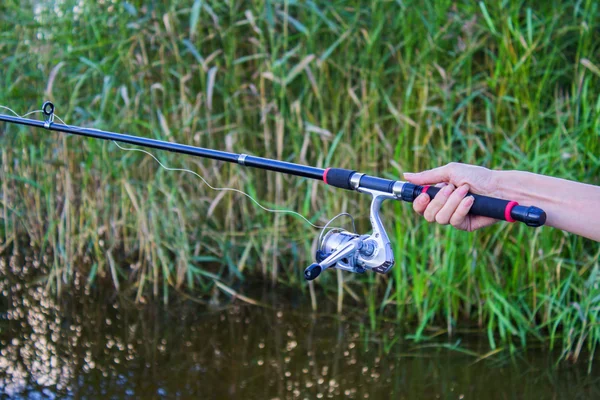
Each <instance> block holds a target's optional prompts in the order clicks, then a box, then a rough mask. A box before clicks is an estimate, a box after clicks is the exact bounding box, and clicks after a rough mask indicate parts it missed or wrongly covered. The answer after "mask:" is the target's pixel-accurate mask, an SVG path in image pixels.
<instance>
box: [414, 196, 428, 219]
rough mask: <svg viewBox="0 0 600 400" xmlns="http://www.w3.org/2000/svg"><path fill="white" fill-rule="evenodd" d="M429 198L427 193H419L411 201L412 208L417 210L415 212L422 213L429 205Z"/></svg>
mask: <svg viewBox="0 0 600 400" xmlns="http://www.w3.org/2000/svg"><path fill="white" fill-rule="evenodd" d="M430 200H431V199H430V198H429V196H428V195H427V193H421V194H420V195H419V196H418V197H417V198H416V199H415V201H413V210H415V211H416V212H417V214H419V215H423V213H424V212H425V209H426V208H427V206H428V205H429V201H430Z"/></svg>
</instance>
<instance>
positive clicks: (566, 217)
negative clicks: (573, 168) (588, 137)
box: [494, 171, 600, 241]
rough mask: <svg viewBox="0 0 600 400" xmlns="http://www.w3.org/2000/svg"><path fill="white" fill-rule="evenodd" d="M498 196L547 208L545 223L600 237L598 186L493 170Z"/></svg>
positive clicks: (599, 195)
mask: <svg viewBox="0 0 600 400" xmlns="http://www.w3.org/2000/svg"><path fill="white" fill-rule="evenodd" d="M494 181H495V186H496V188H497V191H496V195H497V197H500V198H504V199H507V200H515V201H517V202H519V204H521V205H526V206H527V205H534V206H537V207H540V208H542V209H543V210H544V211H546V214H547V217H548V218H547V221H546V225H549V226H553V227H555V228H558V229H562V230H565V231H567V232H571V233H575V234H577V235H581V236H584V237H587V238H589V239H592V240H596V241H600V186H593V185H587V184H584V183H578V182H573V181H568V180H566V179H560V178H552V177H549V176H544V175H536V174H532V173H529V172H522V171H494Z"/></svg>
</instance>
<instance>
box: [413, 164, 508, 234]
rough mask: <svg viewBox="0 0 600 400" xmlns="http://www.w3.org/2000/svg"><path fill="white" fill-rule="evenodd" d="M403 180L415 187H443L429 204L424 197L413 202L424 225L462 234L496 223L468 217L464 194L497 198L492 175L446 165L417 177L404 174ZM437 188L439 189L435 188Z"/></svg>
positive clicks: (470, 199) (483, 170)
mask: <svg viewBox="0 0 600 400" xmlns="http://www.w3.org/2000/svg"><path fill="white" fill-rule="evenodd" d="M404 178H405V179H406V180H408V181H409V182H411V183H414V184H416V185H433V184H441V185H444V184H445V185H444V187H443V188H442V189H441V190H440V192H439V193H438V194H437V195H436V196H435V198H434V199H433V200H431V199H430V197H429V196H428V195H427V194H426V193H422V194H421V195H419V196H418V197H417V198H416V199H415V201H414V202H413V209H414V210H415V211H416V212H417V213H419V214H420V215H423V216H424V217H425V219H426V220H427V221H428V222H437V223H439V224H442V225H448V224H450V225H452V226H454V227H455V228H457V229H460V230H463V231H469V232H471V231H474V230H475V229H479V228H483V227H485V226H489V225H492V224H493V223H495V222H497V220H496V219H493V218H489V217H482V216H479V215H469V210H470V209H471V206H473V202H474V200H475V199H474V198H473V196H467V193H468V192H469V191H471V192H472V193H477V194H482V195H485V196H491V197H499V196H498V194H497V193H496V192H497V190H498V188H497V185H496V183H495V182H494V173H493V171H491V170H489V169H487V168H483V167H477V166H474V165H468V164H460V163H450V164H447V165H444V166H443V167H438V168H434V169H431V170H428V171H423V172H419V173H405V174H404ZM438 186H440V185H438Z"/></svg>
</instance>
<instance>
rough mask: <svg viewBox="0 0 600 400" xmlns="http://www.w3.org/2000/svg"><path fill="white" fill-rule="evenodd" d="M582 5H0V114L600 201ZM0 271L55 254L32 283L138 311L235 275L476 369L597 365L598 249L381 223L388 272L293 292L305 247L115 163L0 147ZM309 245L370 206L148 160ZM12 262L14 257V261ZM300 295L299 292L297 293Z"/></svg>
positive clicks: (95, 155)
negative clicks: (400, 329) (588, 187)
mask: <svg viewBox="0 0 600 400" xmlns="http://www.w3.org/2000/svg"><path fill="white" fill-rule="evenodd" d="M599 21H600V10H599V5H598V3H597V2H595V1H591V0H587V1H586V0H584V1H567V2H525V1H521V2H506V1H504V2H496V3H492V2H480V3H475V2H450V1H444V0H438V1H418V2H417V1H414V2H413V1H398V2H392V1H372V2H364V1H329V2H320V1H302V2H300V1H295V0H289V1H288V0H280V1H275V0H270V1H259V0H254V1H246V2H242V1H223V2H210V1H200V0H196V1H194V2H187V1H155V2H129V3H125V2H123V3H121V2H116V3H115V2H109V1H98V2H96V1H78V2H75V1H48V2H44V1H41V2H37V1H36V2H26V1H15V0H7V1H3V2H2V5H0V27H1V29H0V66H1V67H0V69H1V70H2V74H0V79H1V81H2V82H1V87H2V90H1V91H0V103H1V104H5V105H10V106H11V107H12V108H14V109H15V110H17V111H19V112H25V111H28V110H31V109H33V108H36V107H37V106H38V105H40V104H41V103H42V101H43V100H45V99H50V100H52V101H54V102H55V104H56V105H57V113H58V114H59V115H60V116H61V117H63V118H64V119H65V120H66V121H67V122H68V123H71V124H78V125H86V126H93V127H96V128H102V129H110V130H114V131H123V132H128V133H131V134H135V135H143V136H148V137H155V138H161V139H167V140H174V141H178V142H182V143H188V144H192V145H199V146H204V147H210V148H216V149H223V150H227V151H235V152H247V153H252V154H256V155H261V156H265V157H272V158H277V159H282V160H290V161H294V162H299V163H305V164H309V165H315V166H318V167H325V166H336V167H342V168H352V169H357V170H360V171H362V172H366V173H370V174H375V175H379V176H384V177H389V178H398V177H399V176H400V174H401V173H402V172H405V171H418V170H422V169H425V168H430V167H434V166H438V165H441V164H444V163H447V162H450V161H461V162H467V163H473V164H478V165H483V166H486V167H489V168H499V169H523V170H528V171H532V172H537V173H542V174H549V175H555V176H560V177H563V178H567V179H574V180H580V181H585V182H589V183H593V184H599V183H600V158H599V156H598V155H599V154H600V134H599V131H600V117H599V116H600V97H599V94H598V93H599V91H598V88H599V84H600V59H599V57H598V55H599V54H600V31H599V30H598V24H599ZM1 142H2V154H1V156H2V168H1V170H2V196H1V200H2V218H3V224H2V227H1V229H2V232H1V233H2V235H1V236H2V249H3V251H8V250H9V249H12V251H15V252H18V251H23V250H20V249H19V247H20V246H21V247H22V246H23V245H27V244H29V245H30V247H31V248H33V249H34V251H36V252H37V253H38V254H40V255H43V254H50V255H51V257H52V259H51V260H50V262H51V264H52V265H53V267H52V270H51V274H50V276H49V277H48V278H49V279H48V282H49V285H50V286H52V287H55V288H57V289H59V290H60V288H61V287H62V285H64V284H65V283H67V282H69V281H72V280H73V279H85V280H88V282H89V284H94V282H96V281H98V280H99V279H104V280H109V281H112V282H113V283H114V285H115V286H116V287H117V288H118V287H119V285H123V284H124V283H128V284H129V285H128V286H131V285H133V287H134V288H135V289H136V291H137V292H136V293H137V296H138V299H141V297H142V296H145V295H152V296H154V297H156V298H159V299H162V300H163V301H165V302H166V301H168V296H169V291H172V289H173V288H176V289H178V290H181V291H191V292H193V293H194V294H195V295H201V294H202V293H206V294H209V293H210V291H211V290H213V289H214V281H215V279H219V280H222V281H223V282H226V283H228V284H230V283H233V282H236V281H240V280H243V279H244V277H248V276H259V277H262V278H263V279H264V280H266V281H270V282H273V283H279V284H285V285H289V286H292V287H296V288H299V290H301V291H303V292H304V293H306V294H307V295H308V294H309V293H310V295H311V296H312V295H314V292H315V291H325V292H328V293H330V294H331V295H332V296H331V297H333V298H336V299H337V302H338V309H340V310H341V309H342V307H343V306H344V305H346V306H348V305H350V304H358V305H359V307H361V308H364V309H365V310H368V312H369V316H370V323H371V325H372V327H375V328H376V327H377V324H378V321H379V320H380V319H379V317H382V316H388V317H389V316H394V318H396V319H397V320H399V321H407V322H412V323H414V326H415V327H416V328H415V329H414V330H413V333H414V334H413V335H412V336H413V337H414V338H415V339H416V340H421V339H425V338H427V337H428V336H430V335H437V334H440V333H448V334H450V335H451V334H452V333H453V332H454V331H455V330H456V329H460V328H464V327H467V326H471V325H473V324H476V325H477V326H479V327H480V328H481V329H484V330H486V331H487V332H488V334H489V340H490V343H491V344H492V346H493V347H507V348H510V347H512V346H515V345H522V344H525V343H526V341H527V340H530V339H531V338H532V337H538V338H540V339H548V343H549V346H553V347H556V346H559V347H560V348H562V349H563V351H564V357H565V358H570V359H577V358H578V357H579V355H580V354H582V350H589V352H587V353H586V354H590V357H593V354H594V350H595V347H596V344H597V343H598V341H599V340H600V331H599V329H598V324H597V319H598V306H599V304H598V299H600V297H599V296H600V289H599V288H598V283H599V279H598V273H599V272H598V268H599V264H598V257H599V255H600V249H599V248H598V245H597V244H596V243H593V242H591V241H587V240H584V239H582V238H578V237H575V236H572V235H567V234H565V233H563V232H560V231H557V230H552V229H550V228H543V229H540V230H537V231H534V230H531V229H529V228H524V227H522V226H517V225H508V224H497V225H496V226H493V227H490V228H487V229H485V230H482V231H480V232H475V233H465V232H458V231H455V230H453V229H451V228H447V227H441V226H434V225H428V224H427V223H426V222H424V221H423V220H422V219H420V218H417V217H416V216H415V215H414V213H413V212H412V211H411V209H410V207H409V206H408V205H406V204H400V203H389V204H386V205H385V206H384V208H385V210H384V216H385V223H386V225H387V228H388V229H389V230H390V232H391V236H392V240H393V243H394V244H395V249H394V251H395V255H396V259H397V265H396V266H395V267H394V270H393V271H392V273H391V274H389V275H387V276H380V275H374V274H369V275H366V276H355V275H348V274H341V273H338V274H336V273H326V274H324V275H323V276H322V277H320V278H319V281H318V282H317V283H316V287H313V286H308V285H306V284H305V283H304V281H303V279H302V270H303V269H304V267H305V266H306V265H307V264H308V263H310V260H311V258H312V255H313V250H314V239H313V238H314V237H315V236H316V232H315V231H314V230H312V229H310V228H309V227H308V226H307V225H306V224H304V223H303V222H302V221H301V220H299V219H297V218H293V217H288V216H281V215H278V216H274V215H272V214H268V213H265V212H263V211H261V210H260V209H257V208H256V207H255V206H254V205H253V204H252V203H251V202H249V201H247V200H246V199H245V198H243V197H241V196H238V195H233V194H225V195H222V194H217V193H215V192H212V191H210V190H208V188H207V187H205V186H204V185H203V184H202V183H201V182H200V181H199V180H198V179H197V178H195V177H193V176H192V175H189V174H184V173H175V172H166V171H163V170H161V169H160V168H159V167H158V165H157V164H156V163H155V161H154V160H152V159H151V158H150V157H148V156H145V155H143V154H139V153H134V152H123V151H122V150H119V149H118V148H117V147H116V146H115V145H114V144H112V143H107V142H102V141H95V140H87V139H82V138H77V137H62V136H60V135H58V134H49V133H48V132H45V131H39V130H37V131H34V130H30V129H25V128H19V127H16V126H7V125H4V126H2V138H1ZM155 154H156V155H157V157H159V159H160V160H161V161H163V162H164V163H166V164H168V165H170V166H172V167H181V168H190V169H192V170H194V171H197V172H198V173H200V174H202V175H203V176H204V177H205V178H206V179H207V180H208V181H210V182H211V184H214V185H215V186H230V187H235V188H238V189H241V190H244V191H247V192H249V193H251V194H253V195H255V196H256V197H258V198H259V199H260V200H261V201H262V202H263V203H264V204H266V205H268V206H272V207H279V208H290V209H293V210H297V211H299V212H301V213H303V214H304V215H307V216H309V217H310V218H312V219H313V221H315V222H318V223H323V222H325V221H326V220H327V219H328V217H331V216H333V215H335V214H337V213H338V212H342V211H348V212H352V213H354V214H356V215H357V216H359V217H360V218H359V225H360V229H361V230H363V231H364V230H366V229H367V228H368V219H367V215H366V212H367V211H366V210H368V201H369V200H368V199H367V198H365V197H364V196H360V195H357V194H353V193H347V192H343V193H342V192H340V191H338V190H335V189H331V188H328V187H325V186H324V185H322V184H319V183H317V182H311V181H307V180H304V179H298V178H293V177H287V176H283V175H278V174H274V173H268V172H264V171H257V170H242V169H240V168H239V167H237V166H231V165H222V164H220V163H216V162H212V161H207V160H199V159H194V158H192V157H180V156H177V155H173V154H167V153H158V152H155ZM17 244H20V246H19V245H17ZM309 289H310V290H309Z"/></svg>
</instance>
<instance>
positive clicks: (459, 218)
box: [449, 196, 475, 231]
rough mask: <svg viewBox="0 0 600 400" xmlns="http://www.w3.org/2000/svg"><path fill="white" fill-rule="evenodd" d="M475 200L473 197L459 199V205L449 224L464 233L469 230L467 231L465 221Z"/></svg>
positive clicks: (467, 222)
mask: <svg viewBox="0 0 600 400" xmlns="http://www.w3.org/2000/svg"><path fill="white" fill-rule="evenodd" d="M474 201H475V198H474V197H473V196H468V197H464V196H463V198H461V199H460V202H459V204H458V205H457V207H456V210H455V211H454V213H453V214H452V216H451V217H450V220H449V222H450V224H451V225H452V226H453V227H455V228H458V229H462V230H465V231H468V230H471V229H469V228H470V226H469V221H467V216H468V215H469V211H470V210H471V207H472V206H473V202H474Z"/></svg>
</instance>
